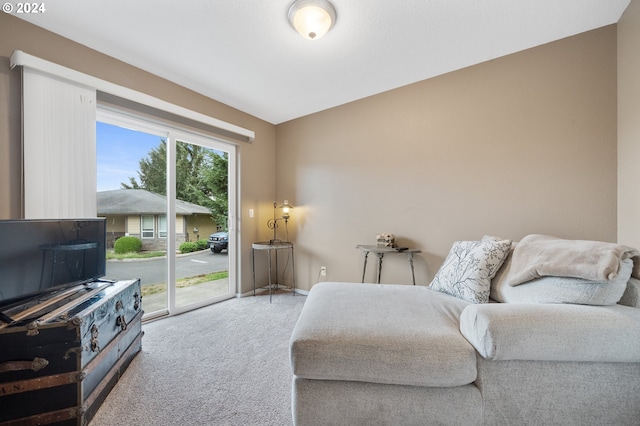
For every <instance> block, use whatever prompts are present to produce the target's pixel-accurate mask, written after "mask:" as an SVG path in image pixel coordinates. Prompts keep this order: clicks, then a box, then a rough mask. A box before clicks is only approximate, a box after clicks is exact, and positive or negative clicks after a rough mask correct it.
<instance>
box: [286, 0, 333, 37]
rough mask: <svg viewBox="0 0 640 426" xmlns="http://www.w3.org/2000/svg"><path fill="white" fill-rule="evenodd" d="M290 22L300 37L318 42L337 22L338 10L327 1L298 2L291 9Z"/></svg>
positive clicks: (308, 0)
mask: <svg viewBox="0 0 640 426" xmlns="http://www.w3.org/2000/svg"><path fill="white" fill-rule="evenodd" d="M289 22H290V23H291V26H293V28H295V30H296V31H298V32H299V33H300V35H301V36H302V37H304V38H307V39H309V40H317V39H319V38H320V37H322V36H323V35H325V34H326V33H327V31H329V30H330V29H331V27H333V24H334V23H335V22H336V10H335V9H334V8H333V5H332V4H331V3H329V2H328V1H327V0H296V1H295V2H293V4H292V5H291V7H289Z"/></svg>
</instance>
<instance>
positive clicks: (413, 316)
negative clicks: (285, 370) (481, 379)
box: [290, 282, 476, 387]
mask: <svg viewBox="0 0 640 426" xmlns="http://www.w3.org/2000/svg"><path fill="white" fill-rule="evenodd" d="M468 304H469V303H468V302H465V301H463V300H460V299H457V298H455V297H452V296H449V295H446V294H443V293H439V292H436V291H432V290H430V289H429V288H426V287H422V286H405V285H382V284H356V283H329V282H325V283H320V284H316V285H315V286H314V287H313V288H312V289H311V291H310V292H309V295H308V296H307V301H306V302H305V305H304V307H303V309H302V312H301V313H300V318H299V319H298V322H297V324H296V326H295V328H294V330H293V333H292V336H291V344H290V349H291V353H290V357H291V367H292V370H293V374H294V375H296V376H297V377H301V378H306V379H320V380H349V381H362V382H372V383H386V384H398V385H413V386H435V387H445V386H460V385H465V384H468V383H472V382H473V381H474V380H475V378H476V353H475V350H474V349H473V347H472V346H471V345H470V344H469V342H467V340H466V339H465V338H464V337H463V336H462V334H460V323H459V318H460V313H461V312H462V310H463V309H464V308H465V306H467V305H468Z"/></svg>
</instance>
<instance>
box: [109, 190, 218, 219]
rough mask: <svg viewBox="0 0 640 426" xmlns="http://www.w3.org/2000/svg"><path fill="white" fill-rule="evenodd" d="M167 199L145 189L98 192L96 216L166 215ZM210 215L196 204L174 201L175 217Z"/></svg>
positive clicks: (205, 209)
mask: <svg viewBox="0 0 640 426" xmlns="http://www.w3.org/2000/svg"><path fill="white" fill-rule="evenodd" d="M166 213H167V197H166V196H164V195H160V194H155V193H153V192H149V191H147V190H145V189H114V190H111V191H100V192H98V214H99V215H109V214H166ZM192 214H211V211H210V210H209V209H208V208H206V207H202V206H199V205H197V204H193V203H189V202H187V201H182V200H176V215H182V216H188V215H192Z"/></svg>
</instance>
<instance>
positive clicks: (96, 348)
mask: <svg viewBox="0 0 640 426" xmlns="http://www.w3.org/2000/svg"><path fill="white" fill-rule="evenodd" d="M91 352H100V344H99V343H98V327H97V326H96V325H95V324H93V325H92V326H91Z"/></svg>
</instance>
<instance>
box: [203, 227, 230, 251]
mask: <svg viewBox="0 0 640 426" xmlns="http://www.w3.org/2000/svg"><path fill="white" fill-rule="evenodd" d="M228 244H229V233H228V232H226V231H225V232H216V233H215V234H211V235H209V240H207V246H208V247H209V249H211V251H212V252H213V253H220V252H221V251H222V250H227V245H228Z"/></svg>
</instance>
